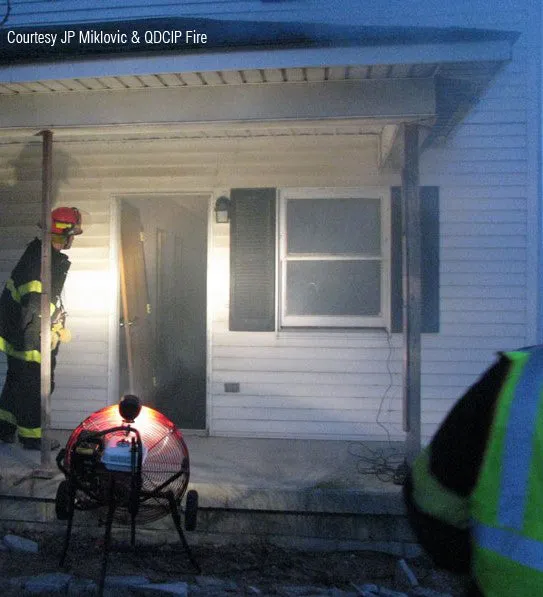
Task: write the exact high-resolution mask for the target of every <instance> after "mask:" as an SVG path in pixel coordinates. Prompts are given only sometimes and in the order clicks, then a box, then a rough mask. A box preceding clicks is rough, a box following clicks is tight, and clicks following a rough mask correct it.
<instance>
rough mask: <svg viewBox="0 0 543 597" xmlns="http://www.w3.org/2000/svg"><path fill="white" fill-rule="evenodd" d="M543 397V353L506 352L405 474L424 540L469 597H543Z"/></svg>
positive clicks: (406, 491) (408, 501) (417, 526)
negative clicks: (465, 581) (463, 579)
mask: <svg viewBox="0 0 543 597" xmlns="http://www.w3.org/2000/svg"><path fill="white" fill-rule="evenodd" d="M542 390H543V346H533V347H529V348H523V349H520V350H517V351H512V352H505V353H502V354H501V355H500V358H499V359H498V360H497V361H496V363H495V364H494V365H493V366H492V367H491V368H490V369H488V370H487V371H486V373H485V374H484V375H483V376H482V377H481V378H480V379H479V381H477V382H476V383H475V384H474V385H473V386H472V387H471V388H470V389H469V390H468V391H467V392H466V394H464V396H463V397H462V398H461V399H460V400H459V401H458V402H457V404H456V405H455V406H454V408H453V409H452V410H451V412H450V414H449V415H448V416H447V417H446V419H445V421H444V422H443V424H442V425H441V427H440V428H439V430H438V431H437V433H436V435H435V436H434V438H433V439H432V441H431V443H430V445H429V446H428V447H426V448H425V449H424V450H423V451H422V452H421V453H420V454H419V456H418V457H417V458H416V459H415V461H414V463H413V466H412V467H411V470H410V472H409V474H408V476H407V480H406V483H405V485H404V499H405V502H406V506H407V511H408V515H409V518H410V522H411V524H412V527H413V529H414V531H415V533H416V535H417V537H418V540H419V542H420V543H421V545H422V546H423V547H424V548H425V549H426V551H427V552H428V553H429V555H430V556H431V557H432V558H433V560H434V562H435V563H436V564H437V565H438V566H439V567H442V568H445V569H448V570H450V571H453V572H457V573H460V574H466V575H468V578H469V583H470V584H469V588H468V592H467V595H468V596H469V597H481V596H485V597H490V596H492V597H512V596H515V597H518V596H520V595H523V596H526V597H528V596H531V595H534V596H535V595H543V516H542V515H541V512H542V511H543V392H542Z"/></svg>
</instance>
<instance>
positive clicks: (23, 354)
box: [0, 336, 41, 363]
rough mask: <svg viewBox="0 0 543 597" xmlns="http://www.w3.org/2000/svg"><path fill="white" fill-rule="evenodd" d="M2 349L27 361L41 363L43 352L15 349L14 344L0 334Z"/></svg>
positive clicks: (0, 346)
mask: <svg viewBox="0 0 543 597" xmlns="http://www.w3.org/2000/svg"><path fill="white" fill-rule="evenodd" d="M0 350H1V351H2V352H5V353H6V354H7V355H8V356H10V357H14V358H15V359H19V360H20V361H27V362H29V363H41V353H40V351H39V350H15V348H13V346H12V345H11V344H10V343H9V342H8V341H7V340H6V339H5V338H2V336H0Z"/></svg>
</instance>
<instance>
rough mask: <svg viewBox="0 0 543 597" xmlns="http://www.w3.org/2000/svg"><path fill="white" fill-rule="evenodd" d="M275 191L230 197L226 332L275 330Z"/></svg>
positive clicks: (244, 192)
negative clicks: (227, 318)
mask: <svg viewBox="0 0 543 597" xmlns="http://www.w3.org/2000/svg"><path fill="white" fill-rule="evenodd" d="M275 196H276V192H275V189H232V191H231V193H230V199H231V208H230V330H233V331H250V332H257V331H273V330H275V244H276V233H275Z"/></svg>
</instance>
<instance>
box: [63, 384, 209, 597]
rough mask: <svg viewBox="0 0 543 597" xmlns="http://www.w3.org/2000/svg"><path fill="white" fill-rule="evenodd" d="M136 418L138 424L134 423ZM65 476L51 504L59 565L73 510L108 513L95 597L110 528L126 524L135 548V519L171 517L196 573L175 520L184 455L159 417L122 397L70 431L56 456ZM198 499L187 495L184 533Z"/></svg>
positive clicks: (185, 470) (186, 471)
mask: <svg viewBox="0 0 543 597" xmlns="http://www.w3.org/2000/svg"><path fill="white" fill-rule="evenodd" d="M136 419H137V422H136ZM57 465H58V467H59V469H60V470H61V471H62V472H63V473H64V475H65V477H66V478H65V480H63V481H62V482H61V483H60V485H59V487H58V490H57V495H56V499H55V509H56V515H57V518H58V519H59V520H67V521H68V523H67V531H66V537H65V541H64V549H63V553H62V556H61V561H60V565H61V566H62V565H63V564H64V561H65V558H66V554H67V551H68V546H69V541H70V536H71V530H72V524H73V516H74V511H75V510H94V509H99V508H102V509H107V518H106V531H105V544H104V556H103V562H102V574H101V578H100V585H99V595H100V597H101V596H102V595H103V589H104V581H105V575H106V567H107V557H108V553H109V547H110V542H111V527H112V525H113V522H114V521H115V522H117V523H119V524H130V525H131V543H132V546H133V547H134V546H135V536H136V518H137V519H138V520H140V521H143V522H152V521H156V520H158V519H159V518H162V517H163V516H166V515H168V514H170V515H171V516H172V519H173V521H174V524H175V527H176V529H177V532H178V534H179V538H180V540H181V543H182V544H183V547H184V548H185V551H186V553H187V555H188V558H189V560H190V562H191V563H192V565H193V566H194V567H195V569H196V570H198V571H199V570H200V568H199V566H198V564H197V562H196V561H195V560H194V558H193V556H192V552H191V550H190V548H189V545H188V543H187V541H186V539H185V535H184V533H183V529H182V527H181V516H180V514H179V511H180V508H181V502H182V498H183V496H184V495H185V492H186V490H187V486H188V483H189V476H190V466H189V452H188V448H187V446H186V444H185V441H184V439H183V436H182V434H181V432H180V431H179V429H177V427H176V426H175V425H174V423H172V422H171V421H170V420H169V419H168V418H166V417H165V416H164V415H163V414H162V413H160V412H158V411H156V410H154V409H152V408H149V407H147V406H142V405H141V404H140V401H139V399H138V398H137V397H136V396H132V395H127V396H124V397H123V398H122V399H121V401H120V403H119V405H112V406H107V407H105V408H103V409H101V410H99V411H97V412H95V413H93V414H92V415H90V416H89V417H87V418H86V419H85V420H84V421H83V422H82V423H80V424H79V425H78V427H77V428H76V429H75V430H74V431H73V432H72V434H71V436H70V438H69V440H68V443H67V444H66V448H64V449H63V450H61V451H60V452H59V454H58V456H57ZM197 511H198V494H197V492H196V491H195V490H190V491H188V492H187V497H186V502H185V512H184V514H185V529H186V530H187V531H191V530H194V529H195V527H196V518H197Z"/></svg>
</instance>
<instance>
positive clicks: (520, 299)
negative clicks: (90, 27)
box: [0, 0, 541, 439]
mask: <svg viewBox="0 0 543 597" xmlns="http://www.w3.org/2000/svg"><path fill="white" fill-rule="evenodd" d="M41 4H42V8H44V10H45V8H47V10H48V11H51V10H52V7H51V5H50V3H45V2H43V3H41ZM60 4H61V3H57V4H56V5H55V7H56V6H60ZM65 4H68V3H65ZM70 4H71V3H70ZM132 4H133V6H134V13H133V14H134V15H135V16H142V17H144V16H151V15H152V13H149V12H148V8H147V7H148V5H143V4H141V5H136V2H133V3H132ZM322 4H326V3H315V2H292V3H277V4H273V3H268V2H231V3H213V2H194V3H191V4H190V5H183V6H186V7H187V8H184V9H180V8H179V7H178V6H177V5H174V4H173V3H172V5H171V6H170V7H167V6H166V7H165V8H164V9H163V13H161V16H163V15H166V14H174V12H175V14H176V15H179V14H181V13H180V12H179V10H186V11H187V12H186V13H185V14H188V15H193V16H194V15H199V16H212V15H213V16H217V17H220V18H222V17H228V18H230V17H231V18H239V17H240V15H241V14H243V15H245V16H248V15H250V16H251V17H252V18H262V19H264V18H270V17H273V18H277V19H284V20H290V19H292V20H295V19H297V18H307V19H308V20H309V19H310V18H311V19H313V20H318V19H319V18H320V17H321V16H322V15H324V14H325V13H327V14H328V15H329V16H330V18H333V19H334V20H335V21H336V22H353V15H355V14H356V15H358V19H359V21H360V23H361V24H365V25H398V24H402V25H410V24H411V25H421V26H422V25H425V26H439V27H447V26H464V27H465V26H469V27H481V28H497V29H507V30H516V31H520V32H522V33H523V35H522V36H521V37H520V38H519V40H518V41H517V43H516V44H515V47H514V59H513V61H512V62H511V64H509V65H508V66H506V67H505V69H504V70H503V72H502V73H501V74H500V75H499V76H498V77H497V79H496V81H495V82H494V84H493V85H492V87H491V88H490V89H489V91H488V93H487V94H486V95H485V97H484V98H482V100H481V102H480V103H479V104H478V106H477V107H476V108H475V110H473V112H472V113H471V114H470V115H469V116H468V117H467V119H466V120H465V122H464V123H463V124H462V125H461V126H460V127H459V128H458V130H457V131H456V133H455V134H454V135H453V136H452V137H451V138H450V139H449V140H448V142H447V143H446V145H445V146H443V147H440V148H434V149H432V150H430V151H427V152H426V153H425V154H423V156H422V158H421V180H420V182H421V184H423V185H436V186H439V188H440V227H441V239H440V268H441V271H440V279H441V287H440V301H441V302H440V321H441V328H440V332H439V333H438V334H428V335H424V336H423V339H422V434H423V438H424V439H428V438H429V437H430V435H431V434H432V433H433V432H434V431H435V429H436V426H437V425H438V424H439V423H440V421H441V420H442V419H443V417H444V416H445V414H446V413H447V411H448V410H449V409H450V408H451V406H452V404H453V403H454V401H455V399H456V398H457V397H458V396H459V395H461V394H462V392H463V391H464V390H465V389H466V388H467V387H468V386H469V385H470V384H471V383H473V381H475V379H476V378H477V377H478V376H479V374H480V373H481V371H482V370H483V369H484V368H485V367H486V366H488V365H489V364H490V362H491V361H492V360H493V358H494V354H495V352H496V351H498V350H503V349H513V348H516V347H519V346H522V345H526V344H531V343H534V342H535V341H539V340H541V339H540V338H538V337H537V336H536V330H537V329H538V325H537V319H536V317H537V307H538V306H537V297H538V292H539V288H538V269H539V267H540V265H539V263H538V259H537V255H538V245H539V242H540V239H539V210H540V206H539V201H540V197H539V190H538V178H539V176H540V164H539V158H538V153H539V144H540V136H539V135H540V124H541V116H540V112H539V107H538V101H539V98H540V94H541V81H540V74H538V71H537V69H538V67H540V64H539V62H538V61H537V60H536V50H538V51H539V58H540V44H541V40H540V37H538V36H540V33H538V31H540V27H539V29H538V27H537V25H538V23H539V25H540V18H541V7H540V6H538V3H537V2H535V1H532V0H526V1H520V0H518V1H515V0H511V1H510V2H509V3H508V5H506V6H504V5H503V3H499V4H500V5H499V10H495V8H496V3H495V2H493V1H490V0H475V2H473V1H472V2H467V1H465V2H459V3H449V4H446V5H445V4H443V3H442V2H437V1H435V2H434V1H431V0H424V1H420V2H410V3H400V2H394V3H387V5H386V10H385V8H384V7H383V4H382V3H375V4H376V6H375V7H368V6H364V11H363V13H362V11H359V12H357V13H353V12H352V7H353V6H360V4H359V3H354V2H351V3H349V2H345V3H338V4H339V7H338V8H337V10H335V12H334V14H333V15H332V14H331V13H330V9H328V8H325V7H324V6H323V5H322ZM23 5H24V3H20V5H19V8H21V7H23ZM17 6H18V5H17V3H14V8H16V7H17ZM96 6H99V5H98V4H96ZM116 6H117V5H116V4H115V3H111V2H109V3H108V8H111V10H112V12H109V13H108V15H111V16H112V17H115V16H116V13H114V11H115V10H118V11H119V14H121V13H120V10H121V9H120V4H119V7H117V8H116ZM21 9H22V8H21ZM149 9H150V7H149ZM63 10H65V8H64V9H63ZM125 10H126V5H123V11H122V14H123V15H124V16H125V15H126V13H125ZM39 12H40V11H39V6H38V10H37V12H36V13H35V14H36V15H37V14H39ZM17 14H18V13H17V11H16V10H14V11H13V24H14V25H15V19H16V16H17ZM20 14H22V13H20ZM86 14H87V17H85V18H88V20H89V21H92V20H95V19H97V16H96V15H97V14H98V13H95V14H92V13H91V12H88V13H86ZM99 14H100V15H104V12H103V8H101V9H100V13H99ZM48 15H49V16H47V19H51V21H50V22H54V20H55V19H58V20H63V19H64V17H65V15H66V13H65V12H64V13H63V14H62V16H61V15H60V13H59V14H58V15H56V16H55V14H54V13H53V12H48ZM309 15H311V16H309ZM153 16H157V15H156V14H154V15H153ZM21 18H22V17H21ZM29 18H30V17H29ZM36 18H37V16H36ZM323 18H324V17H323ZM42 22H44V21H42ZM55 148H56V149H57V148H58V150H59V151H62V152H65V154H67V155H68V156H69V157H70V158H71V159H72V160H73V166H72V168H71V169H70V173H69V175H68V176H67V177H66V178H65V179H64V180H63V181H62V183H61V185H60V191H59V195H58V199H57V201H58V202H59V203H69V204H76V205H81V206H82V207H83V208H84V209H86V210H87V211H90V212H91V213H92V217H93V226H92V228H91V229H90V230H89V231H88V233H86V234H85V235H83V237H81V238H80V239H77V240H78V242H77V245H76V247H75V248H74V249H73V250H72V252H71V255H72V256H73V259H72V261H73V264H74V265H73V268H72V272H71V274H70V279H69V282H68V288H67V297H66V302H67V305H68V310H69V312H70V325H71V327H72V328H73V331H74V340H73V342H72V344H71V345H70V347H69V349H68V350H63V353H62V355H61V358H60V364H59V367H58V369H57V381H58V383H57V389H56V390H55V394H54V400H53V425H54V426H58V427H61V428H71V427H73V425H74V424H76V423H78V422H79V420H81V418H83V416H85V415H86V414H88V413H90V412H92V411H93V410H95V409H96V408H99V407H101V406H103V405H105V404H106V403H108V402H110V401H112V400H114V399H115V387H114V373H115V359H116V355H115V346H114V338H115V332H114V331H113V329H114V327H115V318H116V317H117V314H118V310H117V304H116V301H117V297H116V295H115V293H114V292H111V293H110V292H109V291H108V292H106V293H104V294H105V296H103V295H102V294H101V293H98V294H99V296H96V293H95V292H93V287H94V288H96V287H97V286H98V287H99V288H108V289H110V290H111V289H113V288H114V287H116V270H115V267H114V263H115V261H116V247H115V241H114V240H113V241H112V239H114V238H115V234H116V222H115V211H114V208H113V207H112V206H114V202H113V200H114V198H115V197H118V196H119V195H122V194H131V193H141V192H145V193H147V194H148V193H149V191H153V192H156V193H168V192H172V193H175V192H182V191H197V192H205V191H209V192H212V193H214V195H215V196H218V195H219V194H222V193H224V192H228V190H229V189H230V188H234V187H256V186H258V187H261V186H272V187H276V188H282V187H321V186H326V187H358V186H360V187H365V186H369V185H371V186H383V187H385V188H388V187H390V186H392V185H397V184H399V179H398V176H397V173H396V174H395V173H387V172H384V173H383V172H381V173H380V172H378V171H377V169H376V168H375V163H376V152H377V147H376V146H372V145H371V144H369V145H368V142H367V141H366V140H362V139H358V138H355V137H352V136H349V135H337V136H335V137H333V138H320V137H311V136H308V137H306V138H296V139H294V138H290V137H274V136H270V137H262V138H259V139H245V138H243V137H237V138H230V139H199V138H190V139H187V138H184V139H183V138H181V139H177V140H165V139H163V140H150V139H146V140H143V139H141V140H138V141H136V140H131V141H130V140H126V141H124V142H120V141H107V142H105V141H100V140H99V139H94V140H92V142H82V141H77V140H71V141H59V142H56V143H55ZM16 149H19V148H18V147H16V146H14V145H10V144H4V145H0V155H1V157H2V160H1V163H2V164H4V163H6V162H7V160H8V159H9V158H11V157H12V156H14V155H15V154H16V153H17V152H16V151H15V150H16ZM4 158H5V160H4ZM28 168H30V174H29V170H28ZM1 172H2V177H3V178H2V180H6V181H8V183H9V179H10V177H11V178H12V177H13V171H12V168H11V167H10V166H7V165H6V166H4V168H3V169H2V170H1ZM0 182H1V181H0ZM6 184H7V183H6ZM18 189H19V195H18V196H24V197H25V202H26V201H28V211H26V209H25V210H22V211H24V214H22V215H23V216H24V218H25V219H24V226H21V225H20V224H21V222H20V221H19V220H18V219H14V220H11V219H6V220H4V219H3V220H2V224H1V225H0V227H1V234H0V276H3V277H4V278H5V277H7V275H8V273H9V269H10V266H11V265H12V264H13V263H14V261H15V259H16V258H17V255H18V254H19V253H20V250H22V248H23V246H24V244H25V242H26V241H27V240H30V239H31V238H32V235H33V231H32V224H33V222H34V221H35V219H36V218H39V160H38V161H35V160H34V161H33V162H32V163H31V162H28V163H27V164H26V165H25V177H24V183H21V184H19V186H18ZM27 198H28V199H27ZM10 205H11V206H12V207H13V209H14V210H19V209H21V207H22V205H23V203H21V202H20V200H19V199H17V201H13V203H12V204H10ZM15 206H17V207H15ZM3 208H5V204H4V207H3ZM8 211H9V210H8ZM6 213H8V212H6ZM10 213H11V212H10ZM13 213H15V211H14V212H13ZM29 213H31V214H32V219H30V217H29V216H28V214H29ZM211 231H212V234H211V238H210V253H209V270H210V272H209V295H208V303H209V304H208V308H209V310H210V314H209V319H210V325H209V327H210V329H209V332H210V363H209V364H210V367H209V370H208V377H209V379H208V419H209V420H208V422H209V430H210V433H212V434H216V435H233V436H236V435H237V436H260V437H270V436H272V437H273V436H275V437H316V438H323V439H386V438H387V437H390V438H391V439H401V438H402V437H403V432H402V428H401V385H402V374H401V372H402V338H401V335H399V334H393V335H388V334H387V333H384V332H379V331H353V332H349V333H345V332H341V333H335V332H333V331H329V332H324V331H315V332H286V331H285V332H281V331H280V332H271V333H257V332H229V331H228V300H229V292H228V284H229V277H228V264H229V236H228V227H227V226H224V225H223V226H221V225H217V224H213V225H212V228H211ZM82 287H83V288H86V289H88V291H87V292H85V293H84V294H81V293H78V291H79V290H80V289H81V288H82ZM89 312H90V316H89ZM0 366H1V365H0ZM1 372H2V369H0V373H1ZM226 382H239V383H240V389H241V391H240V393H238V394H231V393H225V391H224V383H226Z"/></svg>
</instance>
